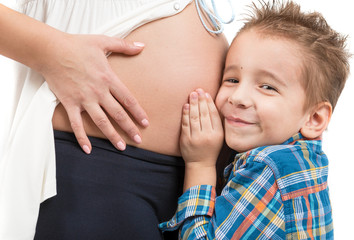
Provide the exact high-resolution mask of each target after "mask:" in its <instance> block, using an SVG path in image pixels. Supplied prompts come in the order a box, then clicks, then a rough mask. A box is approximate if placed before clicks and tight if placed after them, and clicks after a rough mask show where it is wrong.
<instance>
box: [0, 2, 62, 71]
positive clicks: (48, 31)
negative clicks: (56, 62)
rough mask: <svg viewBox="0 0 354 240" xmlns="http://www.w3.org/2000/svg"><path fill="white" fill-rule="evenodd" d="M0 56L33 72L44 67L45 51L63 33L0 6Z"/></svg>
mask: <svg viewBox="0 0 354 240" xmlns="http://www.w3.org/2000/svg"><path fill="white" fill-rule="evenodd" d="M0 32H1V34H0V54H1V55H4V56H6V57H8V58H11V59H13V60H15V61H18V62H21V63H23V64H25V65H27V66H29V67H31V68H33V69H35V70H37V71H41V68H42V66H44V65H45V64H43V63H46V64H47V65H48V59H50V58H48V56H47V55H48V53H49V51H47V49H48V48H49V47H50V46H51V45H53V44H54V42H55V41H58V40H59V39H61V38H62V37H63V36H64V35H65V33H63V32H60V31H58V30H56V29H54V28H52V27H50V26H48V25H46V24H44V23H42V22H39V21H37V20H35V19H33V18H30V17H28V16H26V15H24V14H21V13H19V12H16V11H14V10H12V9H10V8H7V7H5V6H4V5H2V4H0Z"/></svg>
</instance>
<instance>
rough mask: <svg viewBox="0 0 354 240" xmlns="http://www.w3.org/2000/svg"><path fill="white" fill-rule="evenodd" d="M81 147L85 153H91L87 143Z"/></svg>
mask: <svg viewBox="0 0 354 240" xmlns="http://www.w3.org/2000/svg"><path fill="white" fill-rule="evenodd" d="M82 149H83V150H84V152H85V153H86V154H90V153H91V151H90V148H89V147H88V146H87V145H84V146H82Z"/></svg>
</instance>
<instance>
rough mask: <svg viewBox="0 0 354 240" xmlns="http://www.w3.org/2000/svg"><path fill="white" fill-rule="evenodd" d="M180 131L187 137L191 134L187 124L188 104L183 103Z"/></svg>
mask: <svg viewBox="0 0 354 240" xmlns="http://www.w3.org/2000/svg"><path fill="white" fill-rule="evenodd" d="M181 133H182V134H183V135H185V136H187V137H190V135H191V129H190V124H189V104H188V103H187V104H185V105H184V106H183V110H182V130H181Z"/></svg>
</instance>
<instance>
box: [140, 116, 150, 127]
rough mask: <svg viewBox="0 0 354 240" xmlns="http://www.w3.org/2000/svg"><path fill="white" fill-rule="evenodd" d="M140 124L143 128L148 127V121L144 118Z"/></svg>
mask: <svg viewBox="0 0 354 240" xmlns="http://www.w3.org/2000/svg"><path fill="white" fill-rule="evenodd" d="M141 124H142V125H143V126H144V127H147V126H149V121H148V120H147V119H146V118H145V119H143V120H142V121H141Z"/></svg>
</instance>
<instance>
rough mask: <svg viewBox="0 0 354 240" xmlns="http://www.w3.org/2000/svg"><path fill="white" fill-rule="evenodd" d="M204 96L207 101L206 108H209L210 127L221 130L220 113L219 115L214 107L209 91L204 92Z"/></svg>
mask: <svg viewBox="0 0 354 240" xmlns="http://www.w3.org/2000/svg"><path fill="white" fill-rule="evenodd" d="M205 97H206V101H207V103H208V108H209V114H210V119H211V124H212V128H213V129H214V130H221V131H223V127H222V122H221V118H220V115H219V111H218V109H217V108H216V106H215V104H214V101H213V99H212V98H211V96H210V94H209V93H206V94H205Z"/></svg>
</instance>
